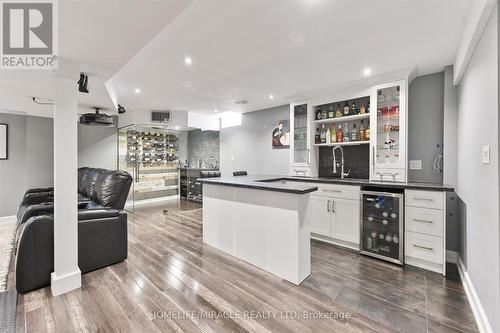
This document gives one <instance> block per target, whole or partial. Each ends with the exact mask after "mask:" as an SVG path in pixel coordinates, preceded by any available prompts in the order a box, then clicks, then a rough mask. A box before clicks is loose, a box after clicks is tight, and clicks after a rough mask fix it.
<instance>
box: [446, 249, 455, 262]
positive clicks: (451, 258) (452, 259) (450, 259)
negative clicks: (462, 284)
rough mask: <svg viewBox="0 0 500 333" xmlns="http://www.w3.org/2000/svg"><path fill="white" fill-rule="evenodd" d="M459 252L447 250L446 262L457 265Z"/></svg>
mask: <svg viewBox="0 0 500 333" xmlns="http://www.w3.org/2000/svg"><path fill="white" fill-rule="evenodd" d="M457 258H458V252H457V251H450V250H446V262H451V263H453V264H456V263H457Z"/></svg>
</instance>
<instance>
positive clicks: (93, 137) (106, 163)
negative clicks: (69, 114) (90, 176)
mask: <svg viewBox="0 0 500 333" xmlns="http://www.w3.org/2000/svg"><path fill="white" fill-rule="evenodd" d="M117 123H118V122H117V121H116V119H115V124H117ZM117 159H118V129H117V127H116V126H115V127H99V126H87V125H81V124H78V167H84V166H85V167H92V168H104V169H116V168H117V167H118V166H117Z"/></svg>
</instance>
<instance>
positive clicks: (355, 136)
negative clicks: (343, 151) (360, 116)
mask: <svg viewBox="0 0 500 333" xmlns="http://www.w3.org/2000/svg"><path fill="white" fill-rule="evenodd" d="M351 141H358V130H357V129H356V124H353V125H352V130H351Z"/></svg>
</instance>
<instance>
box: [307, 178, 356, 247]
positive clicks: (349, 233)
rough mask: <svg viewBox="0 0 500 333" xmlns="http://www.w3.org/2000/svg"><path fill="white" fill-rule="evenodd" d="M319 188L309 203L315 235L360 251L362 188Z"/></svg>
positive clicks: (316, 237)
mask: <svg viewBox="0 0 500 333" xmlns="http://www.w3.org/2000/svg"><path fill="white" fill-rule="evenodd" d="M318 188H319V191H318V192H314V193H315V194H313V195H311V199H310V200H311V201H310V204H309V209H310V210H311V215H310V216H311V237H312V238H315V239H319V240H322V241H326V242H329V243H333V244H337V245H341V246H344V247H348V248H351V249H355V250H359V219H360V213H359V209H360V197H359V192H360V189H359V187H357V186H345V185H323V184H319V185H318Z"/></svg>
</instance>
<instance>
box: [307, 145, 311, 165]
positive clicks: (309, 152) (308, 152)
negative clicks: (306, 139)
mask: <svg viewBox="0 0 500 333" xmlns="http://www.w3.org/2000/svg"><path fill="white" fill-rule="evenodd" d="M307 165H309V166H311V148H307Z"/></svg>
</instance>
